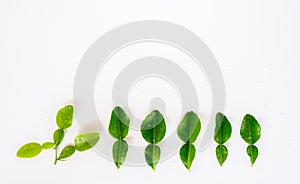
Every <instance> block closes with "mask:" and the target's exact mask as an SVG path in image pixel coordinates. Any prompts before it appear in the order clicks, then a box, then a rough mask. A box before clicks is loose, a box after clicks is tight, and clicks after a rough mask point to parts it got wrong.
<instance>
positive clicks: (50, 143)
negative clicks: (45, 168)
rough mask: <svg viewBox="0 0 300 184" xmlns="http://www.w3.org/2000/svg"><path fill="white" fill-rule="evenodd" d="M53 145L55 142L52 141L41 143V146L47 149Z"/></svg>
mask: <svg viewBox="0 0 300 184" xmlns="http://www.w3.org/2000/svg"><path fill="white" fill-rule="evenodd" d="M54 146H55V144H54V143H53V142H44V143H43V145H42V148H43V149H45V150H47V149H50V148H53V147H54Z"/></svg>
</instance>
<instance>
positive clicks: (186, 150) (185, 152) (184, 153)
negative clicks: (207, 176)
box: [179, 143, 196, 170]
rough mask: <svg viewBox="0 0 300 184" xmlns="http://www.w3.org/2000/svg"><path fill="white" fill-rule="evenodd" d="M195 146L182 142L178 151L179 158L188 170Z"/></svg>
mask: <svg viewBox="0 0 300 184" xmlns="http://www.w3.org/2000/svg"><path fill="white" fill-rule="evenodd" d="M195 154H196V148H195V146H194V145H193V144H191V143H186V144H184V145H183V146H182V147H181V148H180V151H179V155H180V159H181V161H182V163H183V164H184V166H185V167H186V168H187V169H188V170H190V168H191V166H192V163H193V160H194V158H195Z"/></svg>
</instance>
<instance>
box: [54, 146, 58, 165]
mask: <svg viewBox="0 0 300 184" xmlns="http://www.w3.org/2000/svg"><path fill="white" fill-rule="evenodd" d="M54 153H55V160H54V165H56V163H57V160H58V158H57V146H55V147H54Z"/></svg>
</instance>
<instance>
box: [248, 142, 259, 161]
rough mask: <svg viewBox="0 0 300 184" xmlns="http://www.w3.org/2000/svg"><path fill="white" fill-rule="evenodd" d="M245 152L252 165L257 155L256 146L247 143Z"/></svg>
mask: <svg viewBox="0 0 300 184" xmlns="http://www.w3.org/2000/svg"><path fill="white" fill-rule="evenodd" d="M247 154H248V155H249V157H250V162H251V166H253V164H254V162H255V161H256V159H257V156H258V149H257V147H256V146H254V145H249V146H248V147H247Z"/></svg>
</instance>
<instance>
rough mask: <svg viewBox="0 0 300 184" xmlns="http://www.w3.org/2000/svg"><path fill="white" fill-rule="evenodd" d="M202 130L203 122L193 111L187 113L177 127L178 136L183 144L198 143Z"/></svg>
mask: <svg viewBox="0 0 300 184" xmlns="http://www.w3.org/2000/svg"><path fill="white" fill-rule="evenodd" d="M200 130H201V122H200V119H199V118H198V116H197V114H195V113H194V112H193V111H190V112H187V113H186V114H185V115H184V117H183V119H182V121H181V122H180V123H179V125H178V127H177V135H178V136H179V138H180V139H181V140H182V141H183V142H189V143H193V142H195V141H196V139H197V137H198V135H199V132H200Z"/></svg>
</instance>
